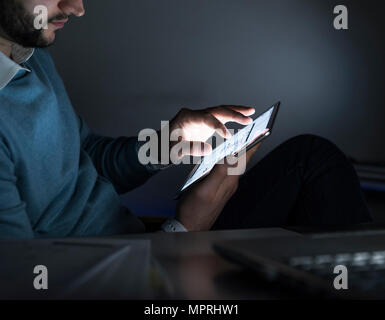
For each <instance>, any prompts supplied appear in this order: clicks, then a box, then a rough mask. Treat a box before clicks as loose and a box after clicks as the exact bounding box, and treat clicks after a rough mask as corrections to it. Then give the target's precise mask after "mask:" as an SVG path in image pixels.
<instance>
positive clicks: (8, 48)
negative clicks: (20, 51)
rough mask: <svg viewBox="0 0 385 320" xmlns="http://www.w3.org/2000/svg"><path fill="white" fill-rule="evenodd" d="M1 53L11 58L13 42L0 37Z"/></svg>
mask: <svg viewBox="0 0 385 320" xmlns="http://www.w3.org/2000/svg"><path fill="white" fill-rule="evenodd" d="M0 51H1V52H2V53H4V54H5V55H6V56H7V57H8V58H11V53H12V42H11V41H9V40H7V39H4V38H3V37H1V36H0Z"/></svg>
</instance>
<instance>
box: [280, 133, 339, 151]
mask: <svg viewBox="0 0 385 320" xmlns="http://www.w3.org/2000/svg"><path fill="white" fill-rule="evenodd" d="M286 143H287V144H290V145H294V146H295V147H296V148H298V149H299V150H303V151H312V152H315V151H316V150H318V151H319V152H321V153H323V152H326V153H331V152H332V153H338V154H343V152H342V151H341V150H340V149H339V148H338V147H337V146H336V145H335V144H334V143H333V142H331V141H330V140H328V139H326V138H323V137H321V136H317V135H314V134H302V135H298V136H295V137H293V138H290V139H289V140H287V141H286Z"/></svg>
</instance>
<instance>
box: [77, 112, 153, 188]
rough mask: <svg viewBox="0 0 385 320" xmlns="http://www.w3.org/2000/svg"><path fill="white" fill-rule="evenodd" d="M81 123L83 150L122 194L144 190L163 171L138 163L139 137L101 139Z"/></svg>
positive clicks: (81, 120)
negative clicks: (141, 188)
mask: <svg viewBox="0 0 385 320" xmlns="http://www.w3.org/2000/svg"><path fill="white" fill-rule="evenodd" d="M79 121H80V137H81V141H82V148H83V149H84V150H85V151H86V152H87V153H88V155H89V156H90V157H91V159H92V161H93V163H94V166H95V168H96V170H97V171H98V173H99V174H100V175H101V176H103V177H105V178H107V179H108V180H109V181H110V182H111V183H112V184H113V185H114V187H115V189H116V191H117V192H118V193H119V194H123V193H127V192H128V191H130V190H132V189H135V188H137V187H139V186H141V185H142V184H144V183H145V182H146V181H147V180H148V179H149V178H150V177H152V176H153V175H154V174H156V173H157V172H158V171H159V170H160V168H155V167H154V166H150V165H149V166H145V165H142V164H141V163H140V162H139V160H138V151H139V148H140V143H139V142H138V139H137V137H119V138H110V137H104V136H100V135H97V134H94V133H92V132H91V131H90V129H89V128H88V126H87V124H86V122H85V121H84V120H83V119H82V118H81V117H79Z"/></svg>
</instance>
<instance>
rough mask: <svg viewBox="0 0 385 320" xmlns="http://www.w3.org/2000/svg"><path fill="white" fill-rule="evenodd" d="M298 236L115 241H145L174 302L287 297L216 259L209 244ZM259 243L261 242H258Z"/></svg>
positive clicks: (155, 236)
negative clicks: (175, 300) (163, 276)
mask: <svg viewBox="0 0 385 320" xmlns="http://www.w3.org/2000/svg"><path fill="white" fill-rule="evenodd" d="M283 236H285V237H287V236H293V237H294V236H300V235H299V234H298V233H295V232H292V231H288V230H284V229H278V228H275V229H255V230H229V231H210V232H191V233H163V232H158V233H151V234H136V235H129V236H124V237H119V239H149V240H151V243H152V251H153V255H154V256H155V258H156V260H157V261H158V263H159V264H160V266H161V268H162V269H163V271H164V274H165V277H166V280H167V282H168V283H169V285H170V288H171V292H172V296H171V298H175V299H235V300H237V299H274V298H282V297H283V298H290V297H292V295H291V294H290V293H289V292H286V293H285V292H283V291H282V290H280V288H278V287H276V288H274V287H273V286H272V285H271V284H267V283H266V282H264V281H263V280H261V279H259V278H257V277H256V276H255V275H254V274H253V273H252V272H250V271H245V270H244V269H242V268H241V267H239V266H237V265H235V264H232V263H230V262H228V261H227V260H225V259H223V258H222V257H220V256H218V255H217V254H216V253H215V252H214V251H213V249H212V244H213V243H214V242H216V241H220V240H225V239H245V238H246V239H250V238H261V240H262V239H263V238H269V237H283ZM262 241H263V240H262Z"/></svg>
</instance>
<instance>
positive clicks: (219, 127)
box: [203, 113, 231, 139]
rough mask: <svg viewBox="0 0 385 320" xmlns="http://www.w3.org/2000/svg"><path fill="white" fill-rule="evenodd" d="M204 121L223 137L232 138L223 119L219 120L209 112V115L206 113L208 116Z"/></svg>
mask: <svg viewBox="0 0 385 320" xmlns="http://www.w3.org/2000/svg"><path fill="white" fill-rule="evenodd" d="M203 121H204V123H205V124H206V125H207V126H208V127H210V128H211V129H213V130H215V131H216V132H217V133H218V134H219V135H220V136H222V137H223V138H225V139H229V138H231V133H230V131H229V130H228V129H227V128H226V126H225V125H224V124H223V123H222V122H221V121H219V120H218V119H217V118H216V117H214V116H213V115H212V114H210V113H207V115H206V117H204V120H203Z"/></svg>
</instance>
